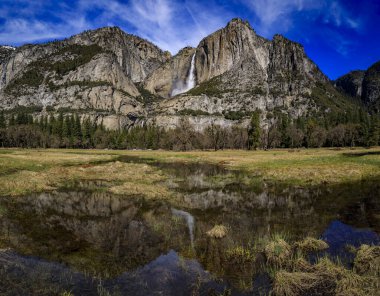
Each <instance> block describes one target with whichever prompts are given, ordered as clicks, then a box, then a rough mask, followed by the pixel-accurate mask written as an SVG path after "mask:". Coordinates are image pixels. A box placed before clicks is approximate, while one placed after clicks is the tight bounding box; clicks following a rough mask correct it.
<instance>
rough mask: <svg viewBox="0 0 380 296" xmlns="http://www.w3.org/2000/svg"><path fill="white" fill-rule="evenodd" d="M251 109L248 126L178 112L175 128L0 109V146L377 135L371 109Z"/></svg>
mask: <svg viewBox="0 0 380 296" xmlns="http://www.w3.org/2000/svg"><path fill="white" fill-rule="evenodd" d="M260 118H261V114H260V112H259V111H255V112H253V113H252V114H251V119H250V124H249V125H248V127H241V126H237V125H236V126H233V127H228V128H226V127H222V126H220V125H217V124H211V125H209V126H207V127H206V128H205V129H204V130H203V131H196V130H195V129H194V128H193V126H192V125H191V124H190V123H189V121H188V120H187V119H186V118H185V117H183V118H181V119H180V121H179V124H178V126H177V127H176V128H175V129H170V130H166V129H163V128H161V127H158V126H156V125H155V124H151V125H141V126H135V127H133V128H130V129H122V130H116V131H113V130H107V129H105V128H104V126H103V125H102V124H100V125H99V124H96V122H94V121H92V120H91V119H90V117H88V116H84V117H82V118H81V117H80V116H79V115H78V114H63V113H62V112H61V113H59V114H58V115H52V114H51V115H46V116H41V117H39V118H38V119H34V118H33V116H32V115H31V114H28V113H27V112H19V113H17V114H11V115H10V116H5V114H4V113H3V112H1V113H0V146H1V147H23V148H99V149H105V148H108V149H167V150H191V149H213V150H219V149H271V148H300V147H307V148H314V147H343V146H350V147H354V146H376V145H379V144H380V143H379V140H380V120H379V117H377V116H376V115H372V116H370V115H368V114H366V113H364V112H358V114H356V115H355V116H348V117H347V116H346V117H343V116H335V118H331V116H330V117H326V118H322V119H321V118H313V117H300V118H298V119H295V120H293V119H291V118H290V117H289V116H288V115H286V114H283V113H281V112H278V113H277V114H271V115H269V116H268V115H267V118H266V119H267V120H266V122H267V124H266V125H265V126H261V125H260Z"/></svg>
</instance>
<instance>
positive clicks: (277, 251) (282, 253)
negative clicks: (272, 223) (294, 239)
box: [264, 238, 292, 267]
mask: <svg viewBox="0 0 380 296" xmlns="http://www.w3.org/2000/svg"><path fill="white" fill-rule="evenodd" d="M264 253H265V257H266V259H267V262H268V263H269V264H270V265H274V266H277V267H278V266H283V265H284V264H286V263H287V262H288V260H289V258H290V256H291V254H292V253H291V247H290V245H289V244H288V243H287V242H286V241H284V240H283V239H282V238H275V239H274V240H273V241H271V242H269V243H268V244H267V245H266V246H265V248H264Z"/></svg>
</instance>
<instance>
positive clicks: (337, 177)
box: [125, 147, 380, 184]
mask: <svg viewBox="0 0 380 296" xmlns="http://www.w3.org/2000/svg"><path fill="white" fill-rule="evenodd" d="M368 152H370V153H372V154H370V155H363V156H357V157H354V156H347V154H352V153H356V154H358V153H368ZM377 153H379V154H377ZM125 154H126V155H130V156H136V157H142V158H150V159H155V160H159V161H166V162H175V161H183V162H198V161H199V162H210V163H215V164H222V165H224V166H226V167H227V168H231V169H245V170H247V171H248V172H250V173H251V174H252V175H253V176H261V177H263V178H266V179H271V180H276V181H284V182H291V183H295V184H320V183H340V182H346V181H355V180H360V179H362V178H371V177H380V148H379V147H378V148H372V149H356V150H350V149H348V148H346V149H340V150H333V149H301V150H297V151H296V152H292V153H290V152H289V151H288V150H285V149H282V150H270V151H243V150H224V151H216V152H214V151H213V152H211V151H190V152H172V151H127V152H125Z"/></svg>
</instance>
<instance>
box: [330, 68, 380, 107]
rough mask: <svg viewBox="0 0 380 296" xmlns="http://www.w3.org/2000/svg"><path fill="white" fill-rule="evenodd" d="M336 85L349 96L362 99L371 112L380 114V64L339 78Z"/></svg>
mask: <svg viewBox="0 0 380 296" xmlns="http://www.w3.org/2000/svg"><path fill="white" fill-rule="evenodd" d="M335 85H336V86H337V87H338V88H339V89H340V90H341V91H342V92H344V93H346V94H347V95H349V96H352V97H357V98H360V99H361V100H362V101H363V103H364V104H365V105H367V106H368V107H369V108H370V110H373V111H375V112H380V62H377V63H375V64H373V65H372V66H371V67H369V68H368V69H367V70H364V71H352V72H350V73H348V74H346V75H343V76H342V77H339V78H338V79H337V80H336V81H335Z"/></svg>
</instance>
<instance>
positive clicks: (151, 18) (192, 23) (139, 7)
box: [81, 0, 228, 54]
mask: <svg viewBox="0 0 380 296" xmlns="http://www.w3.org/2000/svg"><path fill="white" fill-rule="evenodd" d="M88 1H89V0H82V1H81V6H82V7H83V6H87V4H88ZM95 5H96V6H97V7H98V8H100V9H102V10H103V13H102V17H101V18H102V19H103V20H110V19H114V20H120V21H122V22H124V23H128V24H130V25H132V26H133V27H134V28H135V30H134V32H133V33H135V34H137V35H139V36H140V37H143V38H146V39H148V40H150V41H152V42H153V43H155V44H156V45H157V46H159V47H160V48H162V49H164V50H169V51H170V52H171V53H173V54H175V53H177V52H178V51H179V50H180V49H181V48H183V47H184V46H187V45H190V46H196V45H197V44H198V42H199V41H200V40H201V39H202V38H203V37H205V36H206V35H208V34H210V33H211V32H213V31H214V30H216V29H218V28H220V27H222V26H224V25H225V24H226V21H227V20H228V17H227V13H226V12H224V11H222V10H219V13H215V11H216V10H217V7H215V6H213V5H212V2H209V3H207V4H206V5H207V7H206V6H205V4H200V3H195V2H193V1H192V2H190V1H185V2H182V1H179V0H177V1H173V0H172V1H169V0H147V1H139V0H131V1H130V2H129V3H128V4H122V3H120V2H119V1H116V0H112V1H105V0H98V1H97V2H96V4H95ZM195 11H196V13H194V12H195ZM205 12H208V13H205ZM119 25H120V23H119ZM122 27H123V26H122Z"/></svg>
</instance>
